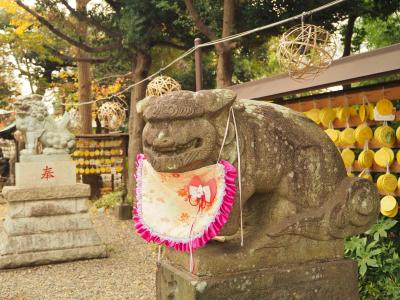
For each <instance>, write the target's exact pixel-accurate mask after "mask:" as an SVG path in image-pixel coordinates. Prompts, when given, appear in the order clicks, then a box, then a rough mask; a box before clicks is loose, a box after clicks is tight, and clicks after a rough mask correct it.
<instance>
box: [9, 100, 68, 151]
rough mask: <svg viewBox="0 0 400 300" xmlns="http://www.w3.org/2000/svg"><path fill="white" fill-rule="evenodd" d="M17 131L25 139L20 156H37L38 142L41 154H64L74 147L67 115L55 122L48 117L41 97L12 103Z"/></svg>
mask: <svg viewBox="0 0 400 300" xmlns="http://www.w3.org/2000/svg"><path fill="white" fill-rule="evenodd" d="M14 108H15V111H16V114H17V115H16V125H17V129H18V130H20V131H21V132H22V134H23V135H24V138H25V149H24V150H22V151H21V154H22V155H26V154H28V155H29V154H37V153H36V147H37V143H38V141H39V142H40V143H41V144H42V145H43V148H44V149H43V154H65V153H69V152H70V151H71V150H72V149H73V148H74V147H75V136H74V135H73V134H72V133H71V132H70V131H69V130H68V128H67V127H68V123H69V115H68V113H65V114H64V116H63V117H62V118H61V119H60V120H58V121H55V120H54V118H53V117H51V116H49V115H48V112H47V108H46V106H45V105H44V103H43V102H42V96H40V95H29V96H24V97H20V98H19V99H17V100H16V101H15V102H14Z"/></svg>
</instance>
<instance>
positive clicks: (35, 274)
mask: <svg viewBox="0 0 400 300" xmlns="http://www.w3.org/2000/svg"><path fill="white" fill-rule="evenodd" d="M1 206H2V205H0V215H1ZM93 221H94V223H95V227H96V230H97V232H98V233H99V235H100V237H101V238H102V240H103V241H104V242H105V243H106V244H107V247H108V249H109V250H110V251H109V252H110V257H109V258H106V259H95V260H86V261H76V262H71V263H62V264H56V265H47V266H39V267H32V268H22V269H14V270H1V271H0V299H1V300H4V299H7V300H9V299H14V300H22V299H23V300H25V299H26V300H28V299H29V300H30V299H35V300H39V299H40V300H41V299H51V300H63V299H85V300H86V299H96V300H99V299H107V300H114V299H133V300H134V299H144V300H150V299H155V271H156V254H155V253H154V247H151V246H150V245H147V244H145V242H143V241H142V240H141V239H140V238H139V237H138V236H137V235H136V234H135V233H134V229H133V227H132V221H119V220H117V219H116V218H115V217H114V216H111V215H108V214H107V213H106V214H96V215H95V216H94V218H93Z"/></svg>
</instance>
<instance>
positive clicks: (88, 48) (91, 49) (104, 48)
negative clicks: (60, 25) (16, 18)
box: [14, 0, 120, 53]
mask: <svg viewBox="0 0 400 300" xmlns="http://www.w3.org/2000/svg"><path fill="white" fill-rule="evenodd" d="M14 1H15V3H17V4H18V5H19V6H20V7H22V8H23V9H24V10H26V11H27V12H28V13H30V14H31V15H32V16H34V17H35V18H36V19H37V20H38V21H39V22H40V23H41V24H43V25H44V26H46V27H47V28H48V29H49V30H50V31H51V32H53V33H54V34H55V35H57V36H58V37H60V38H61V39H63V40H65V41H67V42H68V43H70V44H71V45H73V46H75V47H78V48H79V49H82V50H84V51H86V52H89V53H99V52H104V51H109V50H112V49H115V48H116V47H117V46H118V45H119V44H120V41H118V42H116V43H112V44H109V45H106V46H101V47H96V48H94V47H91V46H89V45H87V44H85V43H82V42H80V41H77V40H75V39H73V38H71V37H70V36H68V35H66V34H65V33H63V32H62V31H60V30H58V29H57V28H55V27H54V26H53V24H51V23H50V22H49V21H48V20H47V19H45V18H44V17H42V16H41V15H39V14H38V13H37V12H36V11H34V10H33V9H31V8H30V7H29V6H27V5H25V4H24V3H23V2H22V1H21V0H14Z"/></svg>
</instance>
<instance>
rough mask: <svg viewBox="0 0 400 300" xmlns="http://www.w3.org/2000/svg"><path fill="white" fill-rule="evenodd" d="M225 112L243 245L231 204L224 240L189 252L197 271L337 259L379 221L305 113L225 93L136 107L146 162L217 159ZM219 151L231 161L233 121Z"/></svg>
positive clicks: (359, 184)
mask: <svg viewBox="0 0 400 300" xmlns="http://www.w3.org/2000/svg"><path fill="white" fill-rule="evenodd" d="M231 107H232V108H233V111H234V116H235V119H236V123H237V130H238V135H239V149H240V157H241V171H242V174H241V175H242V181H241V183H242V204H243V221H244V246H243V247H241V246H240V234H239V233H240V232H239V228H240V226H239V224H240V223H239V216H240V210H239V200H238V199H236V200H235V204H234V207H233V210H232V212H231V215H230V218H229V221H228V223H227V224H226V225H225V226H224V228H223V229H222V232H221V233H220V235H222V236H224V238H222V239H223V240H225V242H223V243H219V242H215V241H213V242H210V243H209V244H207V245H206V246H205V247H204V248H202V249H199V250H197V251H196V253H195V265H196V272H195V273H196V275H197V276H215V275H222V274H226V273H227V272H228V273H232V272H243V271H249V270H256V269H260V268H269V267H274V266H279V265H290V264H299V263H306V262H311V261H322V260H332V259H340V258H343V252H344V251H343V239H344V238H346V237H348V236H351V235H354V234H360V233H362V232H365V231H366V230H367V229H368V228H369V227H370V226H371V225H372V224H373V223H374V222H375V221H376V219H377V216H378V204H379V200H378V199H379V195H378V192H377V190H376V188H375V186H374V185H373V183H372V182H370V181H368V180H365V179H360V178H350V177H347V176H346V170H345V167H344V165H343V162H342V160H341V157H340V153H339V151H338V150H337V148H336V146H335V145H334V144H333V143H332V142H331V141H330V139H329V137H328V136H327V135H326V134H325V133H324V132H323V130H321V128H319V127H318V126H317V125H315V124H314V123H313V122H312V121H310V120H308V119H307V118H305V117H304V116H303V115H302V114H299V113H296V112H294V111H292V110H290V109H287V108H285V107H282V106H279V105H275V104H272V103H267V102H261V101H253V100H244V99H236V95H235V93H234V92H232V91H230V90H209V91H199V92H189V91H180V92H173V93H169V94H166V95H163V96H160V97H148V98H146V99H144V100H142V101H141V102H139V103H138V106H137V108H138V111H139V112H141V113H143V116H144V119H145V121H146V125H145V127H144V130H143V152H144V154H145V156H146V158H147V159H148V160H149V161H150V163H151V164H152V166H153V167H154V168H155V169H156V170H157V171H159V172H184V171H188V170H192V169H196V168H200V167H203V166H206V165H210V164H213V163H215V162H216V160H217V158H218V152H219V149H220V148H221V144H222V140H223V137H224V132H225V127H226V124H227V119H228V115H229V110H230V109H231ZM223 149H224V150H223V152H222V157H221V158H222V159H224V160H228V161H229V162H231V163H233V164H235V165H237V162H238V153H237V148H236V139H235V130H234V124H233V122H232V120H231V122H230V123H229V131H228V136H227V139H226V141H225V147H224V148H223ZM237 198H238V194H237ZM168 258H169V259H170V260H171V262H172V264H173V265H174V266H181V267H184V268H187V263H188V260H187V257H186V255H182V254H180V253H176V252H170V253H168ZM271 299H272V298H271Z"/></svg>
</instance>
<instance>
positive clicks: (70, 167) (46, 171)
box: [15, 154, 76, 187]
mask: <svg viewBox="0 0 400 300" xmlns="http://www.w3.org/2000/svg"><path fill="white" fill-rule="evenodd" d="M75 167H76V165H75V162H74V161H73V160H72V159H71V157H70V155H68V154H54V155H44V154H41V155H22V156H21V162H19V163H16V164H15V185H16V186H21V187H22V186H24V187H39V186H55V185H57V186H58V185H69V184H75V183H76V172H75Z"/></svg>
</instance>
